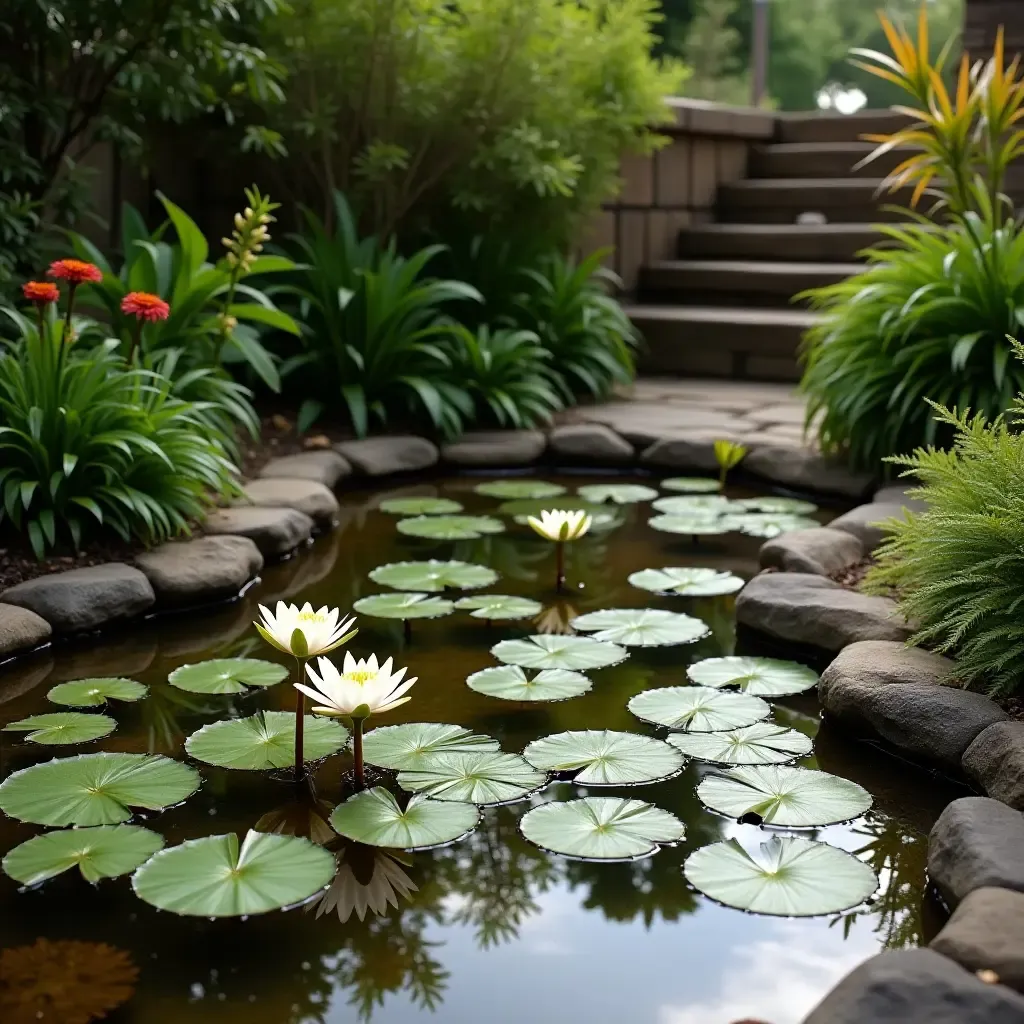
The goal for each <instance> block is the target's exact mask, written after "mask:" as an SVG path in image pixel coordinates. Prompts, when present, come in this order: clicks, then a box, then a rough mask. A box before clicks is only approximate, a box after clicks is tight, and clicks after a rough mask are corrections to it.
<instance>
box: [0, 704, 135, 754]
mask: <svg viewBox="0 0 1024 1024" xmlns="http://www.w3.org/2000/svg"><path fill="white" fill-rule="evenodd" d="M116 728H117V722H115V721H114V719H113V718H109V717H108V716H107V715H87V714H83V713H82V712H80V711H56V712H54V713H53V714H49V715H31V716H29V717H28V718H23V719H21V721H20V722H11V724H10V725H5V726H4V730H3V731H4V732H24V733H27V734H28V735H27V736H26V737H25V739H27V740H29V741H31V742H32V743H43V744H46V745H48V746H49V745H52V746H56V745H58V744H64V743H91V742H92V741H93V740H98V739H102V738H103V737H104V736H109V735H110V734H111V733H112V732H113V731H114V730H115V729H116Z"/></svg>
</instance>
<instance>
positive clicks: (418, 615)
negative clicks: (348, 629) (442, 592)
mask: <svg viewBox="0 0 1024 1024" xmlns="http://www.w3.org/2000/svg"><path fill="white" fill-rule="evenodd" d="M454 608H455V605H454V604H453V603H452V602H451V601H446V600H444V599H443V598H440V597H431V596H430V595H429V594H371V595H370V596H369V597H361V598H360V599H359V600H358V601H356V603H355V604H354V605H352V610H353V611H355V612H358V613H359V614H360V615H369V616H372V617H373V618H375V619H439V618H441V617H442V616H444V615H451V613H452V610H453V609H454Z"/></svg>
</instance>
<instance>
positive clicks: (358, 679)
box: [345, 668, 377, 686]
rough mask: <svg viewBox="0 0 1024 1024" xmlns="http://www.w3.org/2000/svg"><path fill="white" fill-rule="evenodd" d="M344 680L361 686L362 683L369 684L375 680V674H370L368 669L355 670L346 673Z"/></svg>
mask: <svg viewBox="0 0 1024 1024" xmlns="http://www.w3.org/2000/svg"><path fill="white" fill-rule="evenodd" d="M345 678H346V679H348V680H349V681H350V682H353V683H358V684H359V685H360V686H362V685H363V684H364V683H368V682H370V681H371V680H372V679H376V678H377V673H376V672H371V671H370V670H369V669H368V668H361V669H356V670H355V671H354V672H346V673H345Z"/></svg>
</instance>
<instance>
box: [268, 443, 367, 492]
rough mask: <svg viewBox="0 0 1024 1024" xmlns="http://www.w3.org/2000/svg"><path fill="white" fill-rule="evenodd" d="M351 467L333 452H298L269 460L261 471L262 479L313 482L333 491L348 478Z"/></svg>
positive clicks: (345, 460)
mask: <svg viewBox="0 0 1024 1024" xmlns="http://www.w3.org/2000/svg"><path fill="white" fill-rule="evenodd" d="M351 472H352V467H351V466H350V465H349V464H348V460H347V459H345V458H344V457H343V456H341V455H339V454H338V453H337V452H334V451H323V452H299V453H298V454H297V455H282V456H281V457H280V458H279V459H271V460H270V461H269V462H268V463H267V464H266V465H265V466H264V467H263V468H262V469H261V470H260V476H261V477H262V478H265V479H266V478H275V477H288V478H290V479H295V480H315V481H316V482H317V483H318V484H323V485H324V487H330V488H331V490H333V489H334V488H335V487H337V485H338V483H339V482H340V481H341V480H344V479H345V477H347V476H349V475H350V474H351Z"/></svg>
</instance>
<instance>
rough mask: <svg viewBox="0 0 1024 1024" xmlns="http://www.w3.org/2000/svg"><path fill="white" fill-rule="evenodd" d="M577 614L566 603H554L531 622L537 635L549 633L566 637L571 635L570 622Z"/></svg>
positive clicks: (560, 601)
mask: <svg viewBox="0 0 1024 1024" xmlns="http://www.w3.org/2000/svg"><path fill="white" fill-rule="evenodd" d="M578 615H579V612H578V611H576V609H575V608H573V606H572V605H571V604H569V602H568V601H562V600H559V601H555V602H554V604H550V605H548V606H547V607H546V608H545V609H544V611H542V612H541V613H540V615H538V616H537V618H535V619H534V620H533V624H534V626H535V627H536V629H537V632H538V633H551V634H555V635H564V636H568V635H569V634H571V633H573V632H574V630H573V628H572V620H573V619H575V618H576V617H577V616H578Z"/></svg>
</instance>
